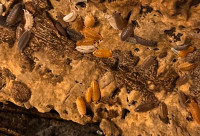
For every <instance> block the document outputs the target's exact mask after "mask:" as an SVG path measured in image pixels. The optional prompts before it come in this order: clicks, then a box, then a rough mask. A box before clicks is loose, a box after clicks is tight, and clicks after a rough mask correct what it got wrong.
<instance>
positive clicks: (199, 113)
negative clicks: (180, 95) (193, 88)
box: [188, 100, 200, 125]
mask: <svg viewBox="0 0 200 136" xmlns="http://www.w3.org/2000/svg"><path fill="white" fill-rule="evenodd" d="M188 105H189V108H190V112H191V114H192V117H193V119H194V120H195V121H196V122H197V123H198V124H199V125H200V109H199V106H198V104H197V103H196V102H195V101H194V100H191V101H190V103H188Z"/></svg>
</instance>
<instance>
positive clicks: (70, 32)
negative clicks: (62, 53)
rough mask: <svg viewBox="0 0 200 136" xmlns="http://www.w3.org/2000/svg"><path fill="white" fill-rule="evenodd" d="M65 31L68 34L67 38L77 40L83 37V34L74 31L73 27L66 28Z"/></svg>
mask: <svg viewBox="0 0 200 136" xmlns="http://www.w3.org/2000/svg"><path fill="white" fill-rule="evenodd" d="M66 31H67V35H68V36H69V38H70V39H71V40H73V41H78V40H81V39H82V38H83V35H82V34H81V33H79V32H76V31H75V30H73V29H69V28H67V29H66Z"/></svg>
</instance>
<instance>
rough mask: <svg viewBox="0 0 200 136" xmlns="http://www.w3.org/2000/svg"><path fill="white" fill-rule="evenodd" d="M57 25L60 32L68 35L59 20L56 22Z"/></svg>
mask: <svg viewBox="0 0 200 136" xmlns="http://www.w3.org/2000/svg"><path fill="white" fill-rule="evenodd" d="M55 27H56V29H57V30H58V32H59V33H60V34H61V35H63V36H67V34H66V31H65V29H64V28H63V27H62V25H61V24H60V23H59V22H56V23H55Z"/></svg>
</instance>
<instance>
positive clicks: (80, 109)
mask: <svg viewBox="0 0 200 136" xmlns="http://www.w3.org/2000/svg"><path fill="white" fill-rule="evenodd" d="M76 106H77V109H78V112H79V114H81V115H85V114H86V104H85V101H84V100H83V98H82V97H78V98H77V99H76Z"/></svg>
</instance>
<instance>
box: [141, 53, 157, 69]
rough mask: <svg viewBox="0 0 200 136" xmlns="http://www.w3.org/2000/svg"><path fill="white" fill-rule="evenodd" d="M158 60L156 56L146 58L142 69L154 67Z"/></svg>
mask: <svg viewBox="0 0 200 136" xmlns="http://www.w3.org/2000/svg"><path fill="white" fill-rule="evenodd" d="M155 59H156V57H155V56H148V57H147V58H145V60H144V62H143V63H142V65H141V68H142V69H147V68H148V67H149V66H151V65H152V63H153V61H154V60H155Z"/></svg>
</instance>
